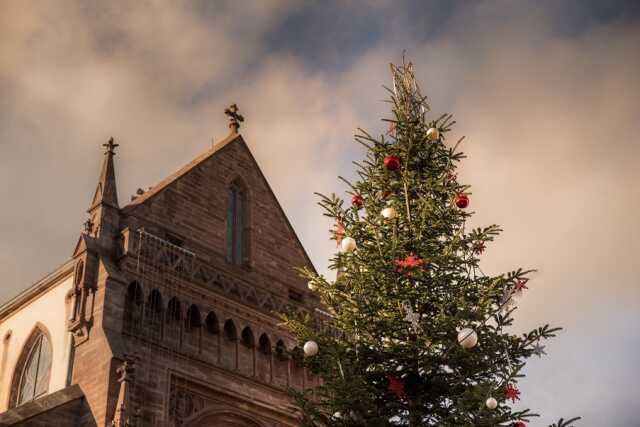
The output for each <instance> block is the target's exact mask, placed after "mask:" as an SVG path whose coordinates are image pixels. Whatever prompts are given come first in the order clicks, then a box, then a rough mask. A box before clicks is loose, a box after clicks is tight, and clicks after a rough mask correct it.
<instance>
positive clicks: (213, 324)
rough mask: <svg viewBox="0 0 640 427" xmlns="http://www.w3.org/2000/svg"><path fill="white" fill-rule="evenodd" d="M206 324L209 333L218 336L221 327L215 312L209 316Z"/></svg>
mask: <svg viewBox="0 0 640 427" xmlns="http://www.w3.org/2000/svg"><path fill="white" fill-rule="evenodd" d="M205 324H206V327H207V332H208V333H210V334H211V335H217V334H218V332H219V329H220V327H219V326H218V318H217V317H216V314H215V313H214V312H213V311H212V312H210V313H209V314H208V315H207V318H206V320H205Z"/></svg>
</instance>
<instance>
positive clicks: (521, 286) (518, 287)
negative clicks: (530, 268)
mask: <svg viewBox="0 0 640 427" xmlns="http://www.w3.org/2000/svg"><path fill="white" fill-rule="evenodd" d="M528 281H529V280H528V279H524V280H518V281H517V282H516V284H515V285H513V290H514V291H516V292H518V291H523V290H525V289H529V288H528V287H527V282H528Z"/></svg>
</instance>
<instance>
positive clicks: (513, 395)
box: [505, 384, 520, 403]
mask: <svg viewBox="0 0 640 427" xmlns="http://www.w3.org/2000/svg"><path fill="white" fill-rule="evenodd" d="M505 395H506V396H507V399H510V400H511V401H512V402H513V403H515V402H516V400H520V390H518V389H517V388H516V387H515V386H514V385H513V384H507V388H506V390H505Z"/></svg>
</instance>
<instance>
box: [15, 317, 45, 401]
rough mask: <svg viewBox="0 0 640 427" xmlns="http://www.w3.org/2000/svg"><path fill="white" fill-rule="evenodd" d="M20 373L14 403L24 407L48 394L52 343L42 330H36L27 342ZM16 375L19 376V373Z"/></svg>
mask: <svg viewBox="0 0 640 427" xmlns="http://www.w3.org/2000/svg"><path fill="white" fill-rule="evenodd" d="M18 369H19V370H20V371H19V377H17V378H18V387H17V392H16V393H15V395H14V397H13V399H12V403H13V406H18V405H22V404H23V403H26V402H30V401H32V400H35V399H37V398H39V397H41V396H44V395H45V394H47V391H48V390H49V376H50V374H51V343H50V342H49V339H48V338H47V337H46V335H45V334H44V333H42V331H41V330H39V329H38V330H36V331H35V332H34V333H33V334H32V335H31V337H30V338H29V339H28V340H27V345H26V346H25V348H24V350H23V355H22V356H21V357H20V359H19V361H18V364H17V365H16V370H18ZM14 375H18V371H16V373H15V374H14Z"/></svg>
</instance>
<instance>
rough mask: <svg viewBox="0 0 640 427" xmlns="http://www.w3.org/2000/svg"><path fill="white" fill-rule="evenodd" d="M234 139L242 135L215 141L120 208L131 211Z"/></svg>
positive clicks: (233, 135) (235, 134)
mask: <svg viewBox="0 0 640 427" xmlns="http://www.w3.org/2000/svg"><path fill="white" fill-rule="evenodd" d="M236 140H242V136H240V134H238V133H233V134H231V135H229V136H228V137H227V138H225V139H223V140H222V141H220V142H219V143H217V144H216V145H214V146H213V147H211V148H210V149H208V150H207V151H205V152H204V153H202V154H200V155H199V156H198V157H196V158H195V159H193V160H191V161H190V162H189V163H187V164H186V165H184V166H183V167H181V168H180V169H178V170H177V171H176V172H174V173H173V174H171V175H169V176H168V177H166V178H165V179H163V180H162V181H160V182H159V183H158V184H157V185H155V186H153V187H151V189H150V190H149V191H146V192H144V194H141V195H140V196H138V197H136V198H135V199H134V200H133V201H131V203H129V204H128V205H127V206H125V207H124V208H122V210H123V211H124V212H125V213H126V212H128V211H131V210H132V209H134V208H135V207H136V206H137V205H141V204H142V203H144V202H145V201H147V200H149V199H151V198H152V197H153V196H155V195H156V194H159V193H161V192H162V190H164V189H165V188H167V187H168V186H169V185H171V184H173V183H174V182H176V181H177V180H179V179H180V178H182V177H183V176H185V175H187V174H188V173H189V172H191V171H192V170H193V169H194V168H195V167H196V166H198V165H199V164H200V163H202V162H204V161H206V160H207V159H209V158H210V157H211V156H213V155H214V154H216V153H217V152H218V151H220V150H221V149H223V148H224V147H226V146H227V145H229V144H230V143H232V142H233V141H236ZM243 142H244V141H243ZM249 152H250V151H249ZM251 158H253V155H251ZM254 162H255V159H254ZM256 166H257V164H256ZM263 177H264V176H263Z"/></svg>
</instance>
